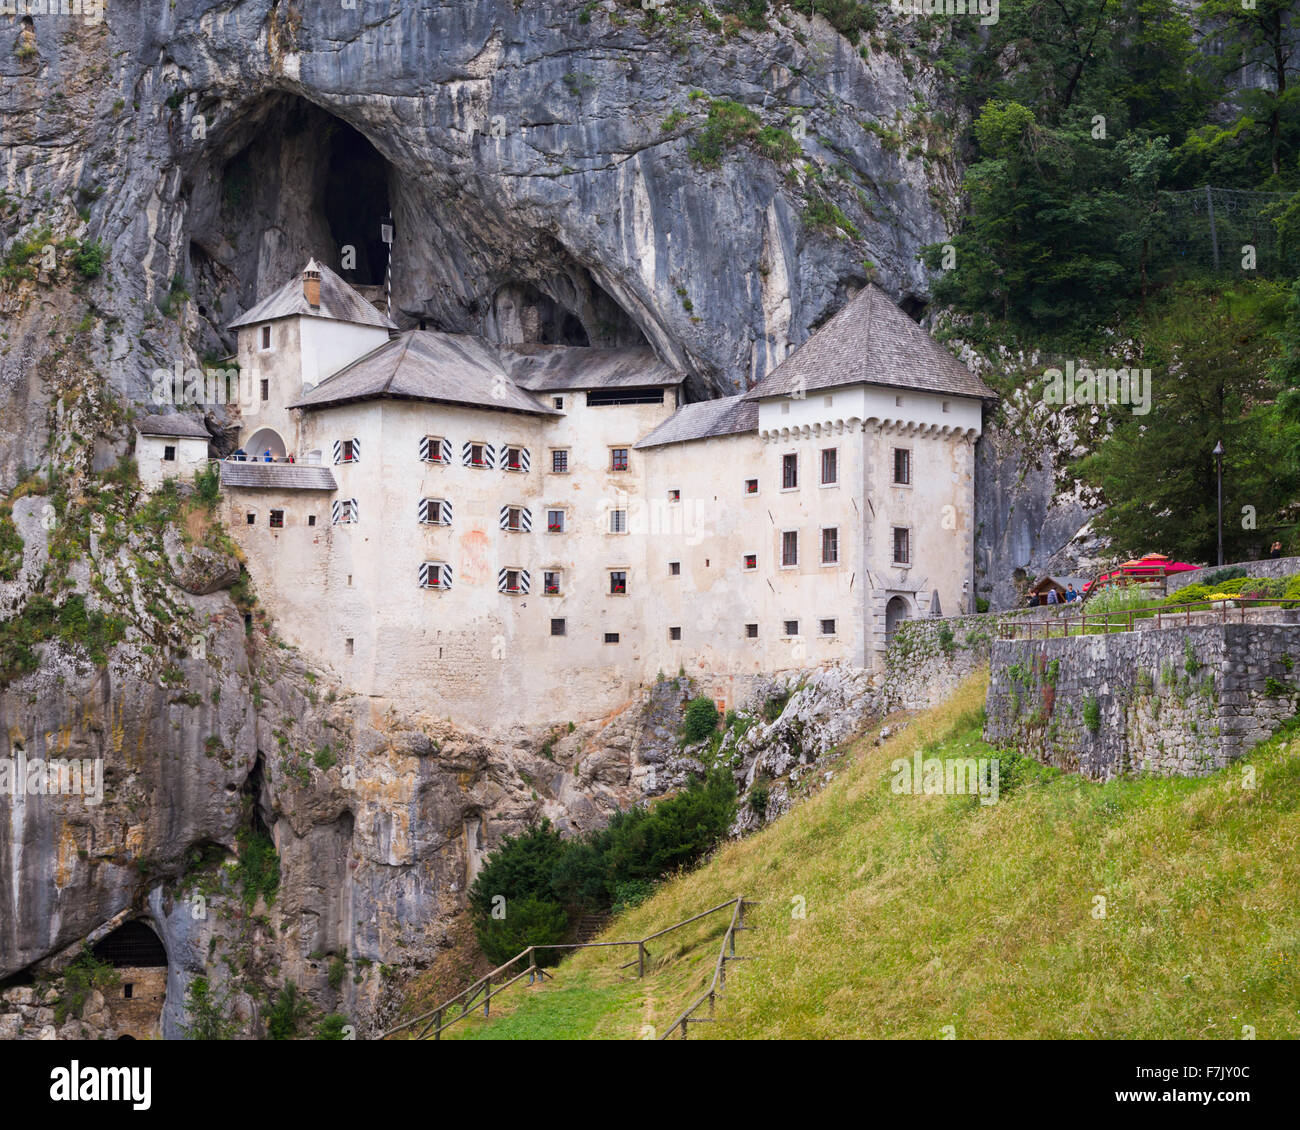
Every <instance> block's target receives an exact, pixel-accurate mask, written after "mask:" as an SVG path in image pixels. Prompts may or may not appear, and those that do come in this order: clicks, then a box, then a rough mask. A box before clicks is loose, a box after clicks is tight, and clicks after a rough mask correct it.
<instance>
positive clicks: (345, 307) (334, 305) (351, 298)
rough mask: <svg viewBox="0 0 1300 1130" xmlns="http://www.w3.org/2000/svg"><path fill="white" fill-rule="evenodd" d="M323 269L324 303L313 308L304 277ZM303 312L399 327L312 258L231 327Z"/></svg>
mask: <svg viewBox="0 0 1300 1130" xmlns="http://www.w3.org/2000/svg"><path fill="white" fill-rule="evenodd" d="M312 269H315V270H318V271H320V306H319V307H317V308H316V309H312V307H311V306H310V305H308V303H307V297H306V295H304V294H303V292H302V276H303V275H304V274H305V273H306V272H307V271H309V270H312ZM295 314H303V315H306V316H307V317H309V318H333V319H334V320H335V321H338V322H352V323H353V324H354V325H359V326H382V327H384V328H385V329H390V330H395V329H397V327H396V326H395V325H393V323H392V322H391V321H389V320H388V318H386V317H385V316H384V315H383V314H381V313H380V312H379V311H378V310H376V309H375V308H374V307H373V306H372V305H371V304H370V303H369V302H367V301H366V300H365V299H364V298H362V297H361V295H359V294H358V293H357V292H356V291H355V290H353V289H352V287H350V286H349V285H348V284H347V283H346V282H344V281H343V280H342V279H341V278H339V276H338V275H336V274H335V273H334V272H333V271H331V270H330V269H329V268H328V267H326V266H324V265H322V264H320V263H317V262H316V260H315V259H312V260H311V261H310V262H309V263H308V264H307V266H306V267H304V268H303V269H302V271H300V272H299V273H298V274H296V275H294V276H293V278H291V279H290V280H289V281H288V282H287V283H285V284H284V286H282V287H281V288H280V289H279V290H277V291H276V292H275V293H274V294H272V295H270V296H269V297H267V298H263V299H262V301H261V302H259V303H258V304H257V305H256V306H254V307H253V308H252V309H251V310H249V311H248V312H247V313H246V314H243V315H241V316H240V317H238V318H236V319H235V320H234V321H233V322H231V323H230V329H232V330H233V329H238V328H239V327H240V326H247V325H250V324H252V323H253V322H270V321H273V320H274V319H276V318H291V317H293V316H294V315H295Z"/></svg>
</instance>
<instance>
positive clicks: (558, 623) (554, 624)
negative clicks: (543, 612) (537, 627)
mask: <svg viewBox="0 0 1300 1130" xmlns="http://www.w3.org/2000/svg"><path fill="white" fill-rule="evenodd" d="M551 635H553V636H562V635H564V621H563V620H561V619H555V620H552V621H551Z"/></svg>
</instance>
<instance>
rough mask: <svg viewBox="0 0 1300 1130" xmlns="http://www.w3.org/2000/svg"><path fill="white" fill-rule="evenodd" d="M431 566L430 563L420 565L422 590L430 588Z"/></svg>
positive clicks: (424, 562)
mask: <svg viewBox="0 0 1300 1130" xmlns="http://www.w3.org/2000/svg"><path fill="white" fill-rule="evenodd" d="M429 565H430V562H428V561H423V562H421V563H420V588H422V589H427V588H428V587H429Z"/></svg>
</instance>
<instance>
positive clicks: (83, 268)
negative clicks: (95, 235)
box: [72, 239, 105, 279]
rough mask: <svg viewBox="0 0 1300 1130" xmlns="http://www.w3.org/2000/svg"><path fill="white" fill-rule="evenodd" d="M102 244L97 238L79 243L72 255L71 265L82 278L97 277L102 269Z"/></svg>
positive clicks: (103, 254) (103, 252) (103, 253)
mask: <svg viewBox="0 0 1300 1130" xmlns="http://www.w3.org/2000/svg"><path fill="white" fill-rule="evenodd" d="M104 256H105V251H104V245H103V244H102V243H100V242H99V240H97V239H92V240H90V241H89V242H87V243H83V244H81V245H80V246H79V247H78V248H77V253H76V254H75V255H73V257H72V265H73V266H74V267H75V268H76V269H77V274H79V275H80V276H81V277H82V278H83V279H95V278H98V277H99V276H100V275H101V274H102V273H103V271H104Z"/></svg>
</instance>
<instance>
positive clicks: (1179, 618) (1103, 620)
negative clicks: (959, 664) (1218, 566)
mask: <svg viewBox="0 0 1300 1130" xmlns="http://www.w3.org/2000/svg"><path fill="white" fill-rule="evenodd" d="M1229 604H1232V605H1235V606H1236V607H1234V608H1229V607H1228V605H1229ZM1216 605H1217V607H1216ZM1261 608H1300V600H1284V599H1281V598H1279V597H1244V598H1242V597H1236V596H1234V597H1233V598H1232V599H1231V600H1218V601H1206V600H1193V601H1188V602H1187V603H1186V604H1170V605H1162V606H1161V607H1160V608H1156V609H1145V608H1130V609H1126V610H1125V611H1122V612H1096V613H1094V614H1093V615H1091V616H1089V615H1087V614H1086V613H1085V614H1084V615H1082V616H1067V617H1063V618H1061V619H1058V620H1021V621H1016V622H1011V623H1008V622H1006V621H1004V622H1002V623H1000V624H999V625H998V638H999V639H1004V640H1035V639H1044V640H1046V639H1053V638H1059V637H1061V636H1085V635H1092V634H1102V633H1105V632H1132V631H1135V630H1140V629H1143V628H1149V629H1154V630H1157V631H1158V630H1159V629H1161V628H1174V627H1177V626H1178V625H1179V624H1183V625H1184V626H1185V627H1189V628H1190V627H1191V626H1192V617H1193V615H1195V616H1196V623H1198V624H1213V623H1216V622H1217V623H1222V624H1229V623H1241V624H1244V623H1245V622H1246V613H1247V612H1251V611H1258V610H1259V609H1261Z"/></svg>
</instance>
